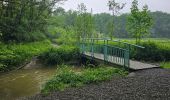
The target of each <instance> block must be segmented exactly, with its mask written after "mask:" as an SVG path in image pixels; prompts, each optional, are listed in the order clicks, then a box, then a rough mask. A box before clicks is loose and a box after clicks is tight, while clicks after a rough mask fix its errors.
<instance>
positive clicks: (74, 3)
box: [59, 0, 170, 14]
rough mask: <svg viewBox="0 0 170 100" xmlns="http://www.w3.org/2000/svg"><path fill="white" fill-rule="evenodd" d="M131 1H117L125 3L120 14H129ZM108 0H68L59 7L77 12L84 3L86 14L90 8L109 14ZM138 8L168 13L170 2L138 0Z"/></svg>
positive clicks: (163, 0)
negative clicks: (146, 6)
mask: <svg viewBox="0 0 170 100" xmlns="http://www.w3.org/2000/svg"><path fill="white" fill-rule="evenodd" d="M132 1H133V0H117V1H116V2H119V3H126V6H125V7H124V8H123V9H122V10H121V11H120V14H122V13H129V12H130V7H131V3H132ZM107 2H108V0H68V1H66V2H64V4H63V5H59V6H61V7H63V8H65V9H66V11H67V10H70V9H72V10H77V7H78V4H80V3H84V4H85V5H86V7H87V10H88V12H90V10H91V8H92V9H93V13H94V14H96V13H103V12H106V13H111V12H110V11H109V9H108V6H107ZM138 2H139V3H138V4H139V8H142V7H143V6H144V5H145V4H147V5H148V7H149V10H150V11H152V12H153V11H162V12H167V13H170V0H138Z"/></svg>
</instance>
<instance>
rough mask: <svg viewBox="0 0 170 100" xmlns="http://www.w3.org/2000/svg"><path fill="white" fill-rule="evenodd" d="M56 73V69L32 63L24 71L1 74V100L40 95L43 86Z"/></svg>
mask: <svg viewBox="0 0 170 100" xmlns="http://www.w3.org/2000/svg"><path fill="white" fill-rule="evenodd" d="M35 66H36V67H35ZM37 66H38V67H37ZM55 71H56V70H55V68H49V67H42V66H41V65H37V64H36V63H32V62H31V63H30V64H28V65H27V66H26V67H24V68H23V69H20V70H16V71H11V72H9V73H4V74H0V100H15V99H18V98H21V97H25V96H31V95H35V94H37V93H40V90H41V88H42V85H43V84H44V83H45V82H46V80H48V79H49V78H51V77H52V76H53V75H54V74H55Z"/></svg>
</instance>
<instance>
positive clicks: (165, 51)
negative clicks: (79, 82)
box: [131, 41, 170, 61]
mask: <svg viewBox="0 0 170 100" xmlns="http://www.w3.org/2000/svg"><path fill="white" fill-rule="evenodd" d="M169 44H170V43H169V42H165V43H163V42H161V43H159V42H152V41H148V42H142V43H141V45H142V46H144V47H145V48H144V49H137V50H136V49H134V50H136V51H132V52H134V53H133V54H132V55H131V56H132V58H135V59H137V60H145V61H169V60H170V58H169V57H170V52H169V51H170V46H169Z"/></svg>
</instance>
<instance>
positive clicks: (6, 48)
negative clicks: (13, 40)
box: [0, 40, 52, 72]
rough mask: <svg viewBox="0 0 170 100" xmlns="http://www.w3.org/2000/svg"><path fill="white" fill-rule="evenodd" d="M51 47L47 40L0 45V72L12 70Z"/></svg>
mask: <svg viewBox="0 0 170 100" xmlns="http://www.w3.org/2000/svg"><path fill="white" fill-rule="evenodd" d="M51 47H52V46H51V43H50V42H49V41H47V40H46V41H41V42H33V43H25V44H0V72H4V71H8V70H12V69H14V68H16V67H17V66H19V65H21V64H23V62H25V61H26V60H30V59H31V58H32V57H33V56H38V55H40V54H41V53H43V52H45V51H47V50H48V49H49V48H51Z"/></svg>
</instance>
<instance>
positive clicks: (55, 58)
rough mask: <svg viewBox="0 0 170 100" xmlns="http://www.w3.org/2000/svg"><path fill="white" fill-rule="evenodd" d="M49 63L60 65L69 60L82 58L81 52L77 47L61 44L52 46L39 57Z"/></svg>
mask: <svg viewBox="0 0 170 100" xmlns="http://www.w3.org/2000/svg"><path fill="white" fill-rule="evenodd" d="M39 58H40V59H41V60H42V61H43V62H44V63H46V64H47V65H58V64H63V63H65V62H69V61H73V60H74V61H75V60H78V59H79V58H80V52H79V49H78V48H77V47H73V46H65V45H64V46H60V47H59V48H51V49H49V50H48V51H47V52H45V53H43V54H42V55H40V57H39Z"/></svg>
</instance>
